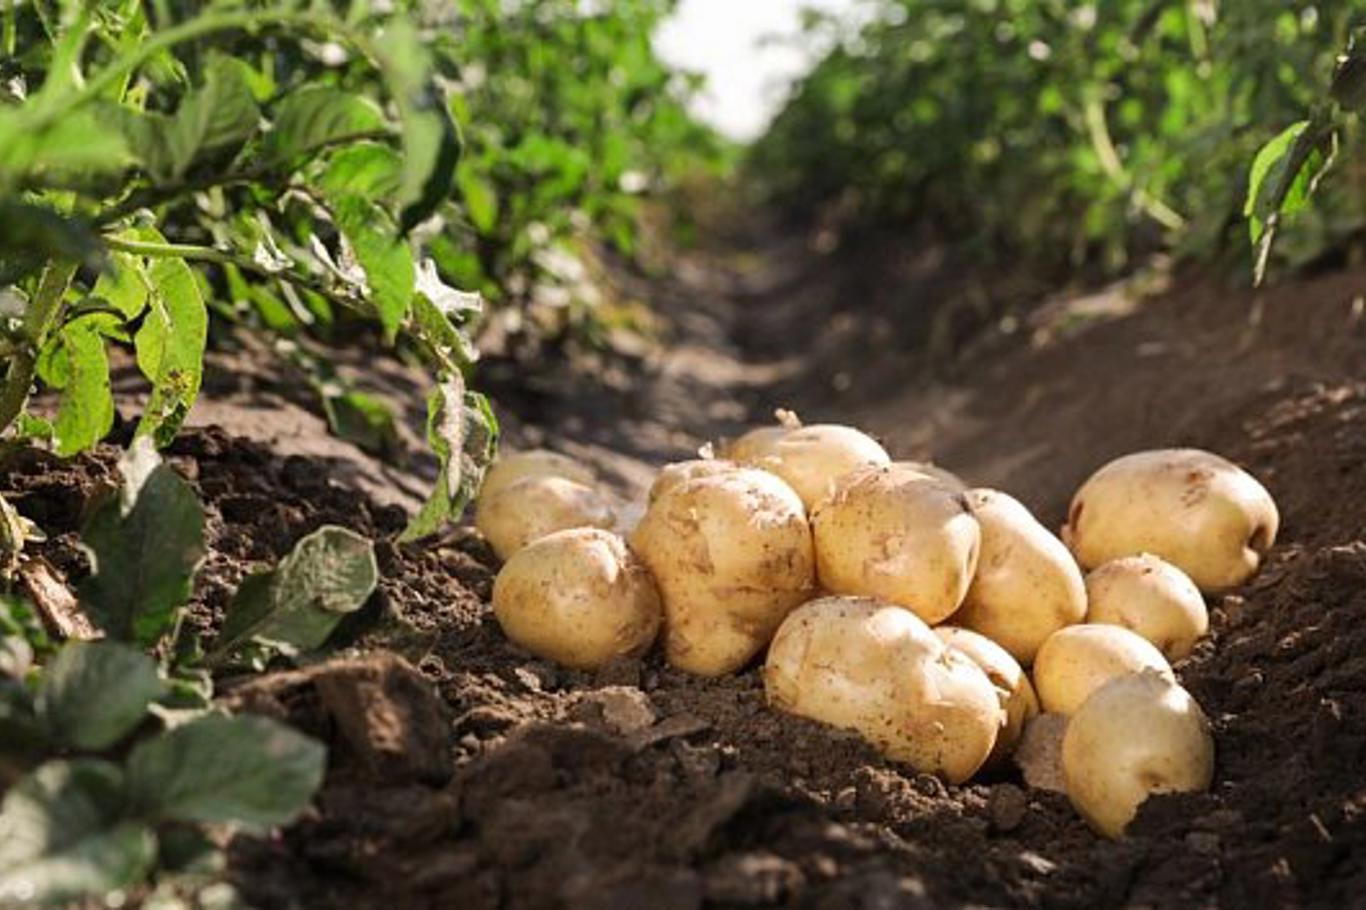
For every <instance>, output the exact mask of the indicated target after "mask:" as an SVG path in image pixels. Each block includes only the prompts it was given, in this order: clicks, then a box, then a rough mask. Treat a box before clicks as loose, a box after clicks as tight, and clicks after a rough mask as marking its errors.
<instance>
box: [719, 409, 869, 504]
mask: <svg viewBox="0 0 1366 910" xmlns="http://www.w3.org/2000/svg"><path fill="white" fill-rule="evenodd" d="M732 457H734V456H732ZM737 460H742V461H744V462H745V463H746V464H750V465H753V466H754V467H756V468H762V469H763V470H765V471H770V472H772V473H774V474H777V475H778V476H779V477H781V478H782V479H783V480H784V481H786V482H787V484H788V486H790V487H792V489H794V490H796V491H797V495H798V496H800V497H801V498H802V504H803V505H804V506H805V507H806V509H807V511H810V510H812V509H814V508H815V507H816V506H817V505H818V504H819V503H820V502H821V501H822V500H823V499H825V497H826V496H828V495H830V492H831V490H833V489H834V486H835V483H836V481H838V480H839V478H841V477H843V476H844V475H845V474H847V473H849V472H850V471H852V470H854V469H855V468H858V467H862V466H864V465H870V464H871V465H881V464H887V463H889V462H890V461H891V458H890V457H889V456H888V455H887V451H886V450H885V449H883V448H882V446H881V445H879V444H878V442H877V440H875V439H873V437H871V436H869V435H867V434H866V433H863V432H861V431H859V430H856V429H854V428H853V427H846V426H841V425H839V424H833V423H817V424H812V425H811V426H805V427H798V428H797V429H793V430H788V431H787V432H785V433H783V434H781V435H779V436H776V437H774V438H773V439H772V440H771V442H770V444H769V445H768V447H767V448H766V449H758V448H756V450H755V451H754V452H753V453H752V454H750V455H749V456H748V457H747V458H744V459H737Z"/></svg>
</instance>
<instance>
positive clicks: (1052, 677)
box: [1034, 625, 1176, 716]
mask: <svg viewBox="0 0 1366 910" xmlns="http://www.w3.org/2000/svg"><path fill="white" fill-rule="evenodd" d="M1144 670H1151V671H1153V672H1155V673H1158V674H1159V675H1161V676H1162V677H1164V678H1165V679H1168V680H1171V681H1172V682H1175V681H1176V677H1175V676H1174V675H1173V674H1172V668H1171V665H1170V664H1168V663H1167V659H1166V658H1165V657H1163V656H1162V652H1161V651H1159V650H1157V648H1155V647H1153V646H1152V644H1151V643H1149V641H1148V640H1147V639H1146V638H1144V637H1142V636H1141V635H1138V634H1137V633H1135V632H1130V631H1129V630H1128V629H1124V628H1121V627H1119V626H1109V625H1098V626H1089V625H1088V626H1068V627H1067V628H1065V629H1059V630H1058V631H1057V632H1054V633H1053V634H1052V635H1050V636H1049V637H1048V641H1046V642H1044V643H1043V647H1042V648H1040V649H1039V653H1038V656H1037V657H1036V658H1035V659H1034V691H1035V692H1037V693H1038V694H1039V705H1040V706H1041V707H1042V708H1043V709H1044V710H1045V711H1047V712H1049V713H1051V714H1066V715H1068V716H1070V715H1072V714H1073V713H1075V712H1076V710H1077V709H1078V708H1080V707H1081V706H1082V704H1084V703H1085V701H1086V699H1087V697H1088V696H1090V695H1091V693H1092V692H1094V691H1096V690H1097V689H1099V688H1100V687H1101V686H1103V685H1104V684H1105V683H1107V682H1109V681H1110V680H1111V679H1113V678H1114V677H1116V676H1125V675H1127V674H1130V673H1140V672H1143V671H1144Z"/></svg>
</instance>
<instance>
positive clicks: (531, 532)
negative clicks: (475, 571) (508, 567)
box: [474, 474, 615, 560]
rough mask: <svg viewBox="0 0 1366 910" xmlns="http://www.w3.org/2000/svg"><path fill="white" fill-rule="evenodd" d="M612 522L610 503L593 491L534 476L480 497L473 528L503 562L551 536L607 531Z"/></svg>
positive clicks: (570, 481) (554, 479)
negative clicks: (573, 530)
mask: <svg viewBox="0 0 1366 910" xmlns="http://www.w3.org/2000/svg"><path fill="white" fill-rule="evenodd" d="M614 521H615V516H614V515H613V512H612V506H611V504H610V503H609V502H608V501H607V499H606V497H604V496H603V495H602V494H601V493H599V492H598V491H597V490H595V489H593V488H592V487H589V486H585V485H584V484H581V483H576V482H575V481H572V480H566V479H565V478H563V477H551V476H548V475H534V474H533V475H528V476H526V477H522V478H521V479H519V480H514V481H513V482H512V483H510V484H508V485H507V486H505V487H503V488H502V489H499V490H496V491H495V492H494V493H493V494H492V495H488V496H486V495H483V494H480V496H479V500H478V502H477V503H476V504H475V513H474V526H475V527H476V528H478V529H479V531H480V533H482V534H483V535H484V536H485V537H487V538H488V541H489V543H490V544H491V545H492V546H493V552H495V553H497V554H498V558H499V559H504V560H506V559H508V558H510V557H511V556H512V554H514V553H516V552H517V551H518V550H520V549H521V548H522V547H524V546H526V545H527V544H529V543H531V542H532V541H534V540H537V539H539V538H541V537H544V536H545V535H547V534H551V533H553V532H555V531H563V530H566V529H568V528H610V527H612V523H613V522H614Z"/></svg>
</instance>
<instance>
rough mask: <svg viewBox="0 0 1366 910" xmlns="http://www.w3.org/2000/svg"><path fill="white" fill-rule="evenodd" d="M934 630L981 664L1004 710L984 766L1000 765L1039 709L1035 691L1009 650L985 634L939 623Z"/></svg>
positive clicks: (974, 661) (1008, 755)
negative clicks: (994, 744)
mask: <svg viewBox="0 0 1366 910" xmlns="http://www.w3.org/2000/svg"><path fill="white" fill-rule="evenodd" d="M934 634H936V635H938V636H939V639H940V640H941V641H943V642H944V644H946V645H948V646H949V647H950V648H956V649H958V650H959V651H962V652H963V653H964V654H965V655H967V657H968V658H969V659H970V660H971V661H972V662H973V663H975V664H976V665H977V666H978V667H981V669H982V672H983V673H985V674H986V675H987V679H989V680H991V684H992V686H993V687H995V689H996V695H997V697H998V698H999V699H1000V700H1001V707H1002V708H1003V709H1004V710H1005V712H1006V724H1005V726H1004V727H1003V728H1002V729H1001V732H1000V734H999V735H998V736H997V737H996V746H995V747H994V748H993V749H992V750H991V755H990V756H989V757H988V758H987V762H986V767H989V768H990V767H1000V766H1001V765H1003V764H1005V762H1006V760H1007V759H1008V758H1009V757H1010V755H1011V753H1012V752H1014V751H1015V746H1016V745H1017V744H1018V743H1019V741H1020V736H1021V734H1023V733H1024V728H1025V724H1026V723H1028V722H1029V721H1030V720H1031V719H1033V717H1034V716H1035V715H1036V714H1038V713H1039V700H1038V697H1037V696H1035V694H1034V686H1032V685H1031V684H1030V682H1029V677H1028V676H1026V675H1025V671H1024V670H1022V669H1021V668H1020V665H1019V663H1017V662H1016V660H1015V658H1013V657H1011V656H1010V652H1009V651H1007V650H1006V649H1005V648H1002V647H1001V646H1000V645H998V644H996V642H994V641H992V640H991V639H990V638H987V637H986V636H985V635H979V634H977V633H976V632H974V631H972V630H971V629H961V628H958V627H957V626H938V627H937V628H935V630H934Z"/></svg>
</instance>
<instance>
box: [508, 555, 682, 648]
mask: <svg viewBox="0 0 1366 910" xmlns="http://www.w3.org/2000/svg"><path fill="white" fill-rule="evenodd" d="M493 615H494V616H495V617H496V618H497V620H498V625H500V626H501V627H502V629H503V634H505V635H507V637H508V638H509V639H510V640H512V641H513V642H515V643H517V644H519V645H521V646H522V647H523V648H526V649H527V650H528V651H530V652H531V653H532V654H535V655H537V656H538V657H545V658H549V659H550V660H553V661H556V662H557V663H561V664H564V665H565V666H567V667H574V668H576V669H580V670H592V669H596V668H598V667H601V666H603V665H604V664H606V663H607V662H608V661H610V660H612V659H613V658H616V657H634V656H637V655H640V654H644V653H645V652H646V651H647V650H649V648H650V645H652V644H653V643H654V640H655V636H656V635H657V634H658V633H659V626H660V622H661V621H662V619H663V608H662V607H661V606H660V602H659V592H658V591H657V590H656V589H655V583H654V579H653V578H651V577H650V572H649V570H648V569H646V568H645V565H644V564H643V563H641V562H640V560H638V559H637V558H636V557H635V555H634V554H632V553H631V551H630V550H628V549H627V548H626V543H625V541H623V540H622V539H621V538H620V537H618V536H617V535H615V534H613V533H611V532H609V531H602V530H598V529H596V528H576V529H573V530H568V531H558V532H556V533H554V534H549V535H547V536H545V537H542V538H541V539H539V540H537V541H535V542H534V543H532V544H529V545H528V546H526V547H523V548H522V549H520V550H518V551H517V552H516V553H515V554H513V556H512V558H511V559H509V560H508V561H507V564H506V565H504V566H503V569H502V571H501V572H499V573H498V578H497V579H496V580H495V581H494V583H493Z"/></svg>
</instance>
